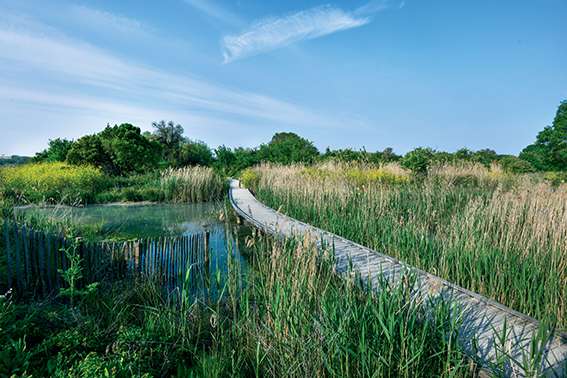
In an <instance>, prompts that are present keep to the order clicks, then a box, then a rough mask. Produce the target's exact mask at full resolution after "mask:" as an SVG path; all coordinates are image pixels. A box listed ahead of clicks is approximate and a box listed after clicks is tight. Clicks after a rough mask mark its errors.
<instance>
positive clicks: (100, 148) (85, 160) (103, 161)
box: [67, 134, 115, 173]
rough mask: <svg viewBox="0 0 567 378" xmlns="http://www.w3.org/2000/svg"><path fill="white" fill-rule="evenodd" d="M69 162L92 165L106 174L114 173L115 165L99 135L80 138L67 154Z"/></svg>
mask: <svg viewBox="0 0 567 378" xmlns="http://www.w3.org/2000/svg"><path fill="white" fill-rule="evenodd" d="M67 161H68V162H69V163H70V164H74V165H92V166H93V167H97V168H100V169H102V170H103V171H104V172H106V173H111V172H114V170H115V168H114V164H113V162H112V160H111V158H110V156H109V154H108V152H107V151H106V149H105V148H104V145H103V143H102V139H101V138H100V136H99V135H96V134H95V135H86V136H84V137H81V138H79V139H78V140H77V141H76V142H75V143H74V144H73V146H71V149H70V150H69V152H68V153H67Z"/></svg>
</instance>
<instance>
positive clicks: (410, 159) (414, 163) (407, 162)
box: [401, 147, 435, 174]
mask: <svg viewBox="0 0 567 378" xmlns="http://www.w3.org/2000/svg"><path fill="white" fill-rule="evenodd" d="M434 156H435V151H433V150H432V149H431V148H424V147H419V148H416V149H415V150H413V151H410V152H408V153H407V154H406V155H405V156H404V157H403V158H402V160H401V164H402V167H404V168H406V169H409V170H411V171H412V172H414V173H417V174H425V173H427V169H428V168H429V166H430V165H431V162H432V160H433V158H434Z"/></svg>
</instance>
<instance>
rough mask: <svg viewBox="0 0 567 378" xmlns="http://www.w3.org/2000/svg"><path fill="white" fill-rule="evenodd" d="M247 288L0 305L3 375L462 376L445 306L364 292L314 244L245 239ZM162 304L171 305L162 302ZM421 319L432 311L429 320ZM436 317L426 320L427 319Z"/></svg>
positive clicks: (236, 282) (393, 293)
mask: <svg viewBox="0 0 567 378" xmlns="http://www.w3.org/2000/svg"><path fill="white" fill-rule="evenodd" d="M247 244H248V246H249V247H250V251H249V252H250V258H251V261H252V262H253V265H254V267H255V268H254V269H253V270H252V272H251V273H250V275H249V276H248V278H247V279H246V281H245V282H243V281H241V276H240V272H239V269H238V266H237V265H234V264H232V265H230V277H231V279H229V280H228V283H227V286H226V287H225V291H224V294H223V295H222V297H221V298H219V299H218V300H215V301H204V302H194V301H192V300H191V299H190V298H188V297H186V296H184V294H183V293H184V292H185V291H182V292H181V295H180V296H178V297H177V298H178V299H177V300H174V299H173V298H174V297H164V295H163V292H162V291H161V289H160V288H159V286H158V285H157V284H156V283H154V282H151V281H148V280H138V281H122V282H113V283H104V284H103V285H102V286H100V287H98V288H97V290H96V291H94V292H92V293H90V294H89V295H85V296H81V297H80V298H79V299H78V300H76V302H75V303H74V304H73V305H72V304H71V303H70V302H69V301H67V300H63V299H62V298H51V299H49V300H45V301H42V302H36V303H32V304H24V303H15V302H14V301H13V300H12V299H11V298H10V296H9V295H8V296H3V297H0V330H1V332H0V343H1V344H2V345H4V346H6V347H5V348H3V350H2V351H1V352H0V371H3V372H5V373H6V374H7V375H11V374H17V375H22V376H29V375H32V374H33V375H34V376H48V375H49V376H118V377H121V376H125V377H126V376H128V377H129V376H171V375H180V376H210V377H218V376H336V377H340V376H396V377H419V376H423V377H429V376H451V377H459V376H470V374H471V373H472V371H471V369H472V366H471V365H470V364H469V363H468V362H467V360H466V359H465V358H464V357H463V354H462V353H461V351H460V350H459V347H458V345H457V343H456V339H457V334H456V329H457V326H458V322H459V320H458V319H459V318H458V313H456V312H454V311H452V310H451V309H450V308H449V307H448V306H447V305H444V304H443V303H437V304H428V303H411V302H410V301H408V295H407V293H408V290H409V287H407V286H406V287H399V288H386V287H384V290H382V291H381V293H380V294H373V295H366V293H364V291H363V290H362V289H361V288H360V287H359V286H358V285H357V283H356V282H355V281H354V280H351V281H344V280H338V279H337V278H336V276H335V275H334V272H333V264H332V261H330V260H328V257H325V256H321V257H319V255H318V253H317V252H316V251H315V250H314V248H313V247H312V245H311V243H309V242H308V241H303V242H288V243H287V244H281V243H273V242H271V241H269V240H262V239H258V238H255V239H248V241H247ZM168 298H169V299H168ZM427 314H430V315H427ZM431 314H434V316H431Z"/></svg>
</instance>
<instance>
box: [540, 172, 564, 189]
mask: <svg viewBox="0 0 567 378" xmlns="http://www.w3.org/2000/svg"><path fill="white" fill-rule="evenodd" d="M543 177H544V178H545V179H546V180H547V181H549V182H551V184H552V185H554V186H559V185H561V184H566V183H567V172H547V173H546V174H545V175H544V176H543Z"/></svg>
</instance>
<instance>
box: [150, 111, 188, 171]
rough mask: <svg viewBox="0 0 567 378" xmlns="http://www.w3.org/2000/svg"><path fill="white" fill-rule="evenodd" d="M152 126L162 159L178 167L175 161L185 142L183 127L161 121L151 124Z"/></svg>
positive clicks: (171, 122)
mask: <svg viewBox="0 0 567 378" xmlns="http://www.w3.org/2000/svg"><path fill="white" fill-rule="evenodd" d="M152 126H153V128H154V129H155V130H154V133H153V136H154V138H155V139H156V140H157V141H158V142H159V143H160V144H161V145H162V147H163V150H162V151H163V157H164V159H165V160H167V161H168V162H169V163H171V164H177V165H180V164H179V162H177V159H178V158H179V155H180V153H181V145H182V144H183V142H185V138H184V137H183V132H184V130H183V126H181V125H180V124H176V123H175V122H173V121H169V122H167V123H166V122H165V121H163V120H162V121H159V122H153V123H152Z"/></svg>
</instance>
